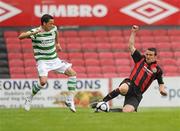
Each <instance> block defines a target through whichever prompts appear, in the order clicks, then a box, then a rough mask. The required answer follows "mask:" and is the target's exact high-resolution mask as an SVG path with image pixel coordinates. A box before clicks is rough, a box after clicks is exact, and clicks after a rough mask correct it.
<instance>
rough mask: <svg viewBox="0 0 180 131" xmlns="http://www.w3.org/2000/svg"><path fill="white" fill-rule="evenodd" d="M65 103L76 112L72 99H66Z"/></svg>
mask: <svg viewBox="0 0 180 131" xmlns="http://www.w3.org/2000/svg"><path fill="white" fill-rule="evenodd" d="M65 105H66V106H67V107H68V108H69V109H70V110H71V111H72V112H76V108H75V104H74V100H73V99H68V98H67V99H66V101H65Z"/></svg>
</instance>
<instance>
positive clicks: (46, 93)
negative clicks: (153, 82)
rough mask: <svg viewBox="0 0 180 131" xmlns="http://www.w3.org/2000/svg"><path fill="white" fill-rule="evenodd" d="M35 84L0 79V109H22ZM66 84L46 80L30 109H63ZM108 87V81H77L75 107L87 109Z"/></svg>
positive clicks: (54, 80)
mask: <svg viewBox="0 0 180 131" xmlns="http://www.w3.org/2000/svg"><path fill="white" fill-rule="evenodd" d="M36 83H37V80H35V79H34V80H31V79H24V80H20V79H1V80H0V108H19V107H23V106H24V102H25V98H26V97H27V96H29V95H30V94H31V89H32V86H33V85H34V84H36ZM66 83H67V79H58V80H57V79H50V80H48V84H47V85H46V88H44V89H42V90H41V91H40V92H38V93H37V95H36V96H35V97H34V98H33V102H32V107H63V106H64V101H65V96H66V95H67V93H68V90H67V84H66ZM108 85H109V81H108V79H79V80H78V81H77V87H76V95H75V102H76V104H77V106H81V107H87V106H88V105H89V103H90V102H92V101H93V100H95V99H99V98H102V97H104V96H105V95H106V94H107V93H108V91H109V87H108Z"/></svg>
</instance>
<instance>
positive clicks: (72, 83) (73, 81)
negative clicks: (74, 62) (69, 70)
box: [67, 76, 77, 100]
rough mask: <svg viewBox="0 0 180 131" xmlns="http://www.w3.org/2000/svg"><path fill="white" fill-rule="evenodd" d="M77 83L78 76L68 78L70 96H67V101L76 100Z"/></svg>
mask: <svg viewBox="0 0 180 131" xmlns="http://www.w3.org/2000/svg"><path fill="white" fill-rule="evenodd" d="M76 81H77V79H76V76H71V77H69V78H68V82H67V86H68V90H69V94H68V96H67V100H73V98H74V93H75V89H76Z"/></svg>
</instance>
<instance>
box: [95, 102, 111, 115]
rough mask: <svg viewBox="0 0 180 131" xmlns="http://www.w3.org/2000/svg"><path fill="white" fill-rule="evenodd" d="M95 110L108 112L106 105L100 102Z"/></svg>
mask: <svg viewBox="0 0 180 131" xmlns="http://www.w3.org/2000/svg"><path fill="white" fill-rule="evenodd" d="M96 110H97V111H104V112H109V105H108V103H106V102H104V101H102V102H99V103H98V104H97V105H96Z"/></svg>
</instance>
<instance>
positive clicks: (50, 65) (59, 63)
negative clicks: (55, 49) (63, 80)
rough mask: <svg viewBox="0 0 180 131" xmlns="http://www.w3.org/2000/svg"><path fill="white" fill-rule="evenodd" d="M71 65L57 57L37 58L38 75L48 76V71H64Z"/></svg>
mask: <svg viewBox="0 0 180 131" xmlns="http://www.w3.org/2000/svg"><path fill="white" fill-rule="evenodd" d="M71 66H72V64H70V63H68V62H66V61H64V60H60V59H59V58H56V59H53V60H39V61H38V62H37V70H38V74H39V76H48V72H49V71H56V72H58V73H64V72H65V71H66V70H67V69H68V68H69V67H71Z"/></svg>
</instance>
